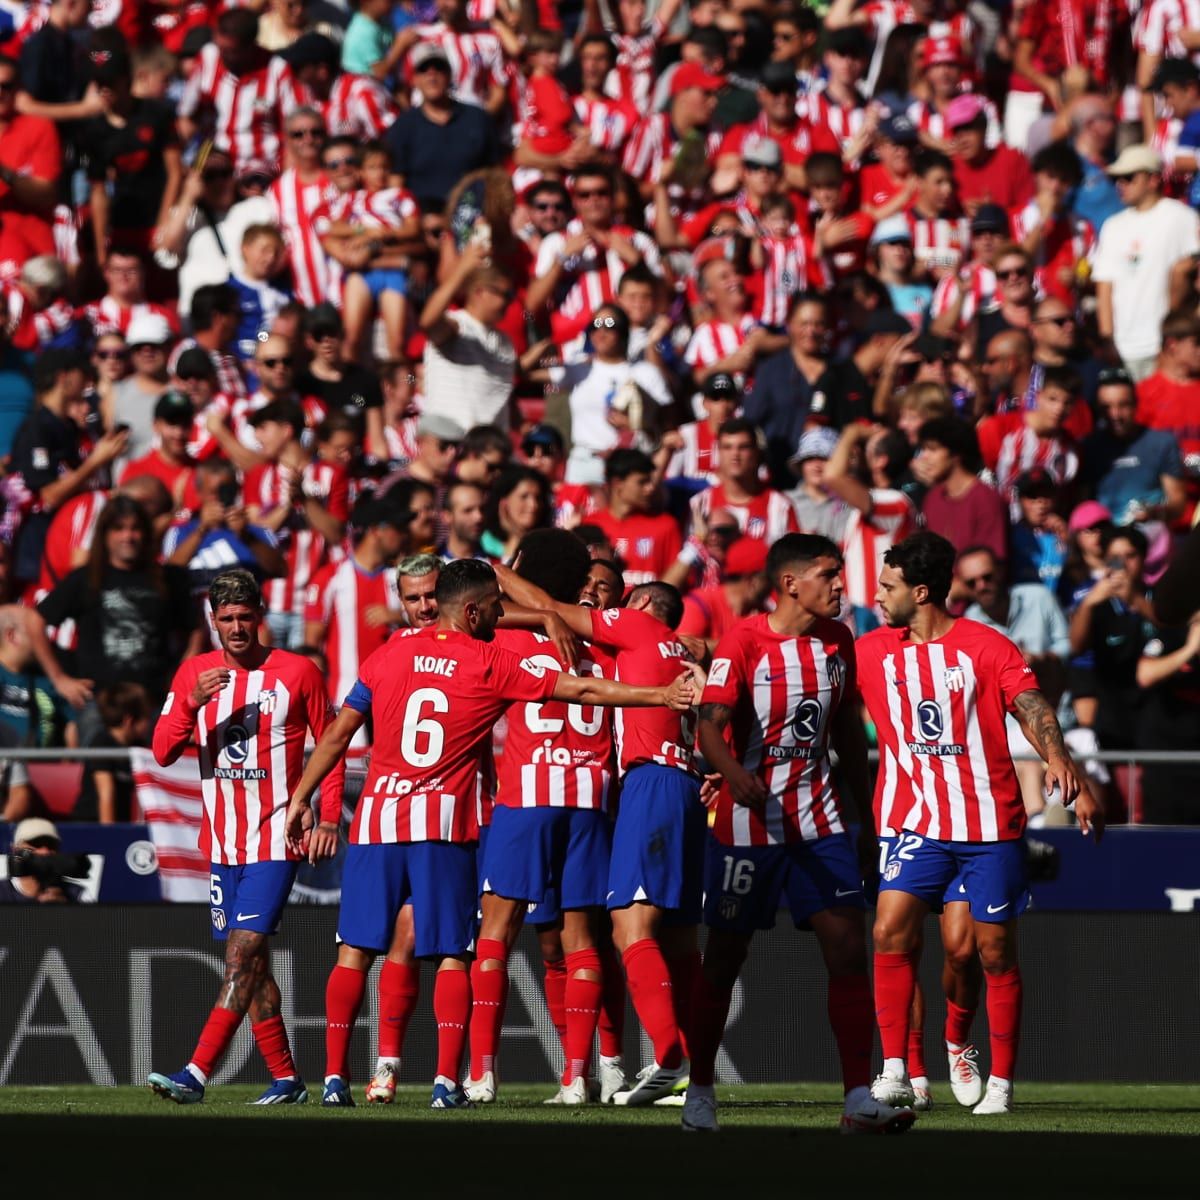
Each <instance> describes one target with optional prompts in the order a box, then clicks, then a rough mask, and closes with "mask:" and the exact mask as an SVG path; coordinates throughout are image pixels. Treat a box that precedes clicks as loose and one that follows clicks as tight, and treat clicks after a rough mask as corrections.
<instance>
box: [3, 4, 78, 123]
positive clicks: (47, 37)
mask: <svg viewBox="0 0 1200 1200" xmlns="http://www.w3.org/2000/svg"><path fill="white" fill-rule="evenodd" d="M85 61H86V57H85V54H84V51H83V44H82V42H81V41H80V40H79V39H77V38H74V37H72V36H71V34H69V33H67V32H65V31H64V30H61V29H58V28H57V27H55V26H54V25H49V24H47V25H43V26H42V28H41V29H39V30H38V31H37V33H35V34H34V35H33V36H32V37H31V38H30V39H29V40H28V41H27V42H26V43H25V45H23V46H22V47H21V58H20V66H21V87H22V89H24V90H25V91H27V92H28V93H29V94H30V95H31V96H32V97H33V98H34V99H35V100H40V101H41V102H42V103H43V104H71V103H73V102H74V101H76V100H80V99H82V98H83V93H84V89H85V88H86V86H87V80H88V78H89V72H88V71H87V69H86V68H85V66H84V63H85ZM73 124H78V123H74V122H73Z"/></svg>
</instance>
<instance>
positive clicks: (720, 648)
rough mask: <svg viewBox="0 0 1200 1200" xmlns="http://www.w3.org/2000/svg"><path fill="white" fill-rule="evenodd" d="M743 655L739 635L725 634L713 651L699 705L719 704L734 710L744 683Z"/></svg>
mask: <svg viewBox="0 0 1200 1200" xmlns="http://www.w3.org/2000/svg"><path fill="white" fill-rule="evenodd" d="M744 659H745V655H744V653H743V647H742V638H741V635H740V634H739V633H738V632H737V631H736V630H735V631H732V632H730V633H727V634H726V635H725V636H724V637H723V638H722V639H721V640H720V641H719V642H718V643H717V648H716V650H714V651H713V660H712V665H711V666H710V667H709V668H708V682H707V683H706V684H705V685H704V694H703V695H702V696H701V697H700V703H701V704H702V705H704V704H721V705H724V706H725V707H726V708H736V707H737V702H738V696H739V695H740V694H741V692H742V691H743V684H744V682H745V674H746V672H745V669H744Z"/></svg>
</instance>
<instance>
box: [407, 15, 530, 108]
mask: <svg viewBox="0 0 1200 1200" xmlns="http://www.w3.org/2000/svg"><path fill="white" fill-rule="evenodd" d="M436 8H437V16H438V19H437V20H436V21H434V22H433V23H431V24H428V25H415V26H411V27H410V28H408V29H406V30H404V31H403V32H402V33H401V35H400V38H401V39H402V40H401V45H402V46H403V47H404V48H406V49H407V47H409V46H413V45H414V43H415V48H414V49H413V50H412V51H411V52H410V53H409V56H408V61H409V63H410V64H411V67H412V72H413V77H414V79H415V77H416V75H417V73H418V72H419V70H420V65H421V62H422V61H424V60H422V59H421V56H420V52H421V51H422V50H423V49H424V48H425V47H427V46H429V47H432V48H433V49H434V50H436V51H438V52H439V53H440V54H441V56H442V61H443V62H446V63H448V64H449V65H450V67H451V68H452V75H451V85H452V87H453V91H454V95H455V96H456V97H457V98H458V100H459V101H461V102H462V103H463V104H468V105H471V106H473V107H476V108H480V109H483V110H484V111H485V112H486V113H488V114H489V115H490V116H491V117H498V116H499V115H500V113H501V112H502V111H503V109H504V106H505V104H507V102H508V92H507V89H508V68H507V64H506V62H505V58H504V48H503V46H502V45H501V42H500V39H499V37H497V35H496V34H495V33H493V32H492V31H491V29H489V28H487V27H480V26H476V25H474V24H472V22H471V19H470V17H469V16H468V15H467V0H438V3H437V6H436Z"/></svg>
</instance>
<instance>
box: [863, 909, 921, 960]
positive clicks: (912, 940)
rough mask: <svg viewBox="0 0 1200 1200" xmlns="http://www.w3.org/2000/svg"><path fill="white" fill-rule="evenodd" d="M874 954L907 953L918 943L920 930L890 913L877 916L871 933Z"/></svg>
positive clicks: (914, 948)
mask: <svg viewBox="0 0 1200 1200" xmlns="http://www.w3.org/2000/svg"><path fill="white" fill-rule="evenodd" d="M871 936H872V938H873V940H874V943H875V953H876V954H909V953H911V952H912V951H914V950H916V948H917V946H918V945H919V944H920V931H919V930H914V929H913V928H912V927H911V924H910V922H908V921H904V920H901V919H898V918H896V917H894V916H891V915H883V916H877V917H876V918H875V928H874V929H873V930H872V934H871Z"/></svg>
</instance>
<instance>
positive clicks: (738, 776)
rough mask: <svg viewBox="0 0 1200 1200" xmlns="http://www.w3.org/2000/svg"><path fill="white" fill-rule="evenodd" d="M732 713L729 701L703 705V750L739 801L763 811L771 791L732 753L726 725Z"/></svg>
mask: <svg viewBox="0 0 1200 1200" xmlns="http://www.w3.org/2000/svg"><path fill="white" fill-rule="evenodd" d="M732 716H733V709H732V708H730V707H729V706H728V705H727V704H702V705H700V753H701V754H703V755H704V757H705V759H706V760H707V762H708V765H709V766H710V767H712V768H713V769H714V770H715V771H717V772H718V774H720V775H721V776H722V778H724V780H725V782H726V783H727V784H728V785H729V791H730V793H731V794H732V796H733V802H734V803H735V804H741V805H744V806H745V807H746V808H753V809H757V810H758V811H760V812H761V811H762V809H763V808H764V807H765V806H766V803H767V796H768V795H769V794H770V793H769V792H768V791H767V785H766V783H764V782H763V780H762V779H761V778H760V777H759V776H758V775H753V774H751V773H750V772H749V771H747V770H746V768H745V767H743V766H742V764H741V763H740V762H738V761H737V759H736V758H734V757H733V754H732V753H731V752H730V749H729V743H728V742H727V741H726V740H725V728H726V726H727V725H728V724H729V719H730V717H732Z"/></svg>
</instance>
